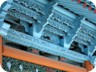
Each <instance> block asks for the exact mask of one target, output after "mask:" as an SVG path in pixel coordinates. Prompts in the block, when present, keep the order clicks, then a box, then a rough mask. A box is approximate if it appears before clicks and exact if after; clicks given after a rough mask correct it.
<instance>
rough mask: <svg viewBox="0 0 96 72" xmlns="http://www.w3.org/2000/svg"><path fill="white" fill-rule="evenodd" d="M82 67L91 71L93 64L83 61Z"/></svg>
mask: <svg viewBox="0 0 96 72" xmlns="http://www.w3.org/2000/svg"><path fill="white" fill-rule="evenodd" d="M84 67H85V68H86V69H87V71H91V70H92V69H93V68H94V66H93V65H92V64H91V63H90V62H89V61H85V63H84Z"/></svg>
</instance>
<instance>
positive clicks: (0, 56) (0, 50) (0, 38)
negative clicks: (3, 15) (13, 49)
mask: <svg viewBox="0 0 96 72" xmlns="http://www.w3.org/2000/svg"><path fill="white" fill-rule="evenodd" d="M2 49H3V46H2V37H1V36H0V65H2Z"/></svg>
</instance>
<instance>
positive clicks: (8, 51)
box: [3, 46, 87, 72]
mask: <svg viewBox="0 0 96 72" xmlns="http://www.w3.org/2000/svg"><path fill="white" fill-rule="evenodd" d="M3 48H4V50H3V56H7V57H11V58H15V59H18V60H22V61H26V62H30V63H35V64H39V65H42V66H47V67H51V68H55V69H58V70H62V71H68V72H87V71H86V69H85V68H81V67H77V66H74V65H71V64H67V63H64V62H59V61H55V60H52V59H49V58H46V57H43V56H39V55H36V54H32V53H28V52H25V51H21V50H18V49H15V48H11V47H8V46H3Z"/></svg>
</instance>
